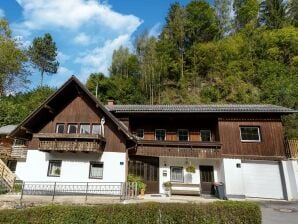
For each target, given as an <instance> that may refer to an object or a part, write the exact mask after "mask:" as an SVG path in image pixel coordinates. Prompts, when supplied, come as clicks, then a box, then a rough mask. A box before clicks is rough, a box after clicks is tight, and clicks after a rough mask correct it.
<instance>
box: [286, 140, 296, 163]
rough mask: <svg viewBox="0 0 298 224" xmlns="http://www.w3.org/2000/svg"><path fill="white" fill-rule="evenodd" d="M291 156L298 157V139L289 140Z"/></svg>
mask: <svg viewBox="0 0 298 224" xmlns="http://www.w3.org/2000/svg"><path fill="white" fill-rule="evenodd" d="M288 144H289V149H290V154H291V157H292V158H294V159H298V140H297V139H296V140H288Z"/></svg>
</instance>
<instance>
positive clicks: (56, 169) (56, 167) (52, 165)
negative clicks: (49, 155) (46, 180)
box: [48, 160, 62, 177]
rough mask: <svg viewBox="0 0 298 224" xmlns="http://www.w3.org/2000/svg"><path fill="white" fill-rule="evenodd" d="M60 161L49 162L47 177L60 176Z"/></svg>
mask: <svg viewBox="0 0 298 224" xmlns="http://www.w3.org/2000/svg"><path fill="white" fill-rule="evenodd" d="M61 165H62V161H61V160H50V161H49V167H48V176H49V177H60V175H61Z"/></svg>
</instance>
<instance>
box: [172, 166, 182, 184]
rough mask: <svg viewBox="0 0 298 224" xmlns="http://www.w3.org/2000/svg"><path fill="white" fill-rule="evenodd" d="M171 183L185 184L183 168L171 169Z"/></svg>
mask: <svg viewBox="0 0 298 224" xmlns="http://www.w3.org/2000/svg"><path fill="white" fill-rule="evenodd" d="M171 181H176V182H183V167H179V166H172V167H171Z"/></svg>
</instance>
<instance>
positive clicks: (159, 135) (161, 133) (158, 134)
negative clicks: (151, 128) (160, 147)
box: [155, 129, 166, 141]
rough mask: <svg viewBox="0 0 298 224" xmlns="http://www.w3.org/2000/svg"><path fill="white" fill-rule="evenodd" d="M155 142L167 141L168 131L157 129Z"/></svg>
mask: <svg viewBox="0 0 298 224" xmlns="http://www.w3.org/2000/svg"><path fill="white" fill-rule="evenodd" d="M155 140H158V141H164V140H166V130H165V129H156V130H155Z"/></svg>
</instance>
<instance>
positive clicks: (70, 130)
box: [67, 124, 78, 134]
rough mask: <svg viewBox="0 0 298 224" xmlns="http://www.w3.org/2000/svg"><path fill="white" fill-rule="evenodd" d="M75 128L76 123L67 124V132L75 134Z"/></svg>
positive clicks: (76, 127) (76, 126)
mask: <svg viewBox="0 0 298 224" xmlns="http://www.w3.org/2000/svg"><path fill="white" fill-rule="evenodd" d="M77 129H78V125H77V124H69V125H68V131H67V133H68V134H76V133H77Z"/></svg>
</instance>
